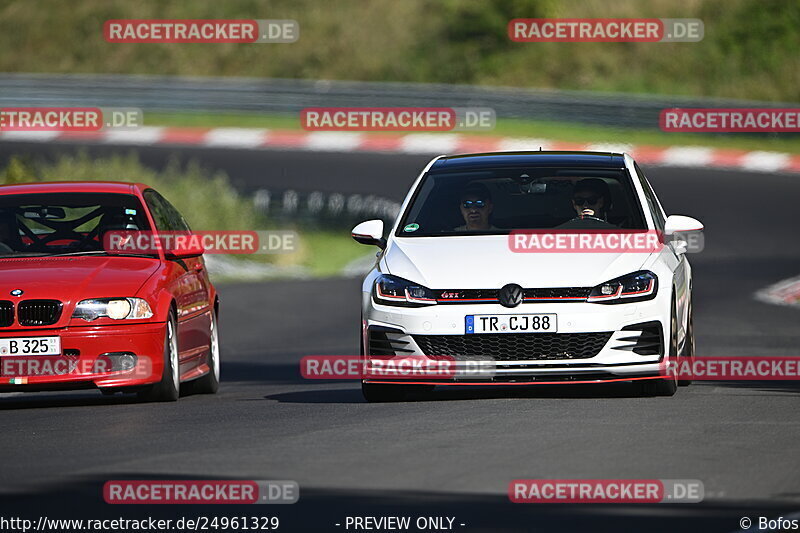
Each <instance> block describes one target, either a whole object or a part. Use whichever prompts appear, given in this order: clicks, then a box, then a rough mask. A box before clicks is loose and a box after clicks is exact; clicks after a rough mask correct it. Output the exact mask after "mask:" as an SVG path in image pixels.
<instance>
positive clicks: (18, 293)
mask: <svg viewBox="0 0 800 533" xmlns="http://www.w3.org/2000/svg"><path fill="white" fill-rule="evenodd" d="M23 292H25V291H23V290H22V289H14V290H13V291H11V296H22V293H23Z"/></svg>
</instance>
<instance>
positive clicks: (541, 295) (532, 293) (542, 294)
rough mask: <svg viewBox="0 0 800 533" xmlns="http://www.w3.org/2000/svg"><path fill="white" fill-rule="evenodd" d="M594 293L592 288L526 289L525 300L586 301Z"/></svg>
mask: <svg viewBox="0 0 800 533" xmlns="http://www.w3.org/2000/svg"><path fill="white" fill-rule="evenodd" d="M591 292H592V288H591V287H554V288H550V289H525V291H524V292H523V294H524V295H525V298H536V299H537V300H540V299H550V298H552V299H558V298H581V299H586V298H588V297H589V293H591Z"/></svg>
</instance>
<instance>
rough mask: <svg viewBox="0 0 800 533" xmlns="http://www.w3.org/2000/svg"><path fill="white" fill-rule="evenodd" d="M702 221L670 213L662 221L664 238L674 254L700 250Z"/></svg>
mask: <svg viewBox="0 0 800 533" xmlns="http://www.w3.org/2000/svg"><path fill="white" fill-rule="evenodd" d="M703 227H704V226H703V223H702V222H700V221H699V220H697V219H695V218H692V217H686V216H683V215H670V216H668V217H667V220H666V222H665V223H664V240H665V242H669V243H671V244H672V248H673V250H675V253H676V254H685V253H686V252H694V253H696V252H700V251H702V249H703V246H704V239H703Z"/></svg>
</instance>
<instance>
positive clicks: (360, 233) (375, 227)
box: [350, 220, 386, 250]
mask: <svg viewBox="0 0 800 533" xmlns="http://www.w3.org/2000/svg"><path fill="white" fill-rule="evenodd" d="M350 235H351V236H352V237H353V239H354V240H355V241H356V242H358V243H361V244H371V245H374V246H377V247H378V248H380V249H381V250H383V249H384V248H386V239H384V238H383V220H367V221H366V222H362V223H361V224H359V225H358V226H356V227H355V228H353V231H352V232H350Z"/></svg>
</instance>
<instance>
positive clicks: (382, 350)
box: [352, 152, 703, 401]
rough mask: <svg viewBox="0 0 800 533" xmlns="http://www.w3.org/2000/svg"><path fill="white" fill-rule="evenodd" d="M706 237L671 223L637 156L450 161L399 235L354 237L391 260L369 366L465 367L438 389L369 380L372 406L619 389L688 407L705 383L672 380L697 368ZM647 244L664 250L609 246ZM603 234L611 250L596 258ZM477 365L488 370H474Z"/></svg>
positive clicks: (412, 197) (380, 269) (374, 316)
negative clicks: (684, 393) (565, 386)
mask: <svg viewBox="0 0 800 533" xmlns="http://www.w3.org/2000/svg"><path fill="white" fill-rule="evenodd" d="M702 228H703V226H702V224H701V223H700V222H698V221H697V220H695V219H692V218H689V217H686V216H680V215H672V216H666V214H665V212H664V210H663V208H662V207H661V203H660V202H659V200H658V198H657V197H656V195H655V193H654V192H653V189H652V187H651V186H650V184H649V183H648V181H647V178H646V177H645V175H644V173H643V172H642V170H641V169H640V168H639V166H638V165H637V164H636V163H635V162H634V160H633V159H632V158H631V157H630V156H629V155H627V154H616V153H596V152H513V153H489V154H475V155H459V156H452V157H450V156H440V157H437V158H435V159H434V160H432V161H431V162H430V163H429V164H428V166H427V167H426V168H425V169H424V170H423V171H422V173H421V174H420V176H419V177H418V178H417V180H416V181H415V183H414V184H413V186H412V187H411V190H410V191H409V193H408V195H407V197H406V199H405V201H404V202H403V205H402V208H401V211H400V214H399V216H398V218H397V220H396V221H395V223H394V226H393V227H392V228H391V230H390V231H389V232H388V234H385V233H384V224H383V222H382V221H381V220H370V221H366V222H362V223H361V224H359V225H358V226H356V227H355V228H354V229H353V232H352V235H353V238H354V239H355V240H356V241H358V242H360V243H363V244H370V245H376V246H378V247H379V248H380V249H381V251H380V252H379V253H378V256H377V257H378V260H377V261H376V264H375V266H374V268H373V269H372V270H371V271H370V272H369V274H368V275H367V276H366V278H365V279H364V283H363V287H362V321H361V322H362V324H361V333H362V337H361V342H362V350H361V354H362V358H364V359H365V361H370V360H372V361H377V360H381V361H386V360H387V359H393V358H395V359H397V358H416V359H425V360H431V361H442V360H448V361H455V362H456V363H453V364H462V366H461V367H459V370H458V371H454V372H452V373H449V374H446V375H442V374H437V375H434V376H429V375H427V374H426V375H425V376H420V375H418V374H416V373H412V375H407V374H396V375H385V374H374V373H369V372H367V373H366V374H364V377H363V379H362V390H363V393H364V396H365V398H366V399H367V400H369V401H393V400H394V401H396V400H402V399H404V398H406V397H407V395H408V394H409V393H411V392H414V391H424V390H429V389H431V388H433V387H434V386H436V385H486V384H491V385H503V384H505V385H510V384H514V385H521V384H541V383H587V382H590V383H595V382H601V381H614V380H622V381H631V382H636V383H637V386H638V390H639V391H640V392H641V393H643V394H645V395H665V396H671V395H673V394H674V393H675V391H676V390H677V386H678V385H681V384H688V383H689V380H688V378H687V376H686V375H685V374H681V375H680V376H679V375H678V374H677V373H676V372H674V371H670V370H669V369H670V368H674V366H675V364H677V363H680V362H681V361H682V359H680V358H692V357H693V356H694V334H693V330H692V297H691V289H692V271H691V267H690V265H689V261H688V259H687V257H686V253H687V242H688V241H687V240H686V238H685V236H686V235H691V234H692V233H691V232H699V231H701V230H702ZM637 234H639V236H642V235H644V236H651V235H656V236H658V242H656V244H655V245H652V246H650V247H649V248H648V247H642V246H638V245H636V246H633V247H625V246H619V247H617V248H613V247H611V248H609V247H608V243H612V242H613V243H619V242H620V238H619V237H620V236H627V237H628V238H630V237H631V236H634V237H635V236H636V235H637ZM385 235H387V236H385ZM558 235H561V236H562V240H561V241H556V240H553V239H555V237H556V236H558ZM570 235H579V236H580V235H590V236H593V240H592V241H591V245H589V246H588V247H585V246H576V245H575V243H576V242H583V243H584V244H585V243H588V242H589V241H576V240H574V239H575V237H571V238H572V239H573V240H569V238H566V239H565V238H563V236H566V237H570ZM598 235H599V236H600V237H601V239H604V240H602V243H603V244H602V245H601V246H600V247H599V248H592V246H593V245H594V244H596V243H597V242H601V241H596V240H594V237H597V236H598ZM613 235H617V239H616V240H613V239H612V236H613ZM520 236H521V237H520ZM548 236H549V237H550V238H551V241H547V240H546V237H548ZM679 236H680V237H679ZM534 238H535V240H534V241H532V240H531V239H534ZM530 242H535V244H536V246H535V247H534V249H532V250H531V249H526V248H524V244H526V243H530ZM546 242H550V243H553V242H557V243H560V244H559V245H556V246H554V247H553V246H551V247H549V248H548V247H547V246H546V245H545V244H544V243H546ZM625 242H627V243H628V245H629V244H630V242H631V241H630V240H628V241H625ZM637 242H644V241H637ZM646 242H648V243H650V244H652V241H649V240H647V241H646ZM517 243H519V244H521V245H523V247H522V248H520V246H517V245H516V244H517ZM687 360H688V361H691V359H687ZM470 361H472V362H479V363H480V365H474V366H473V367H467V368H466V370H465V369H464V367H463V365H464V364H467V363H469V362H470ZM469 368H480V371H476V372H470V371H469ZM679 378H680V379H679Z"/></svg>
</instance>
